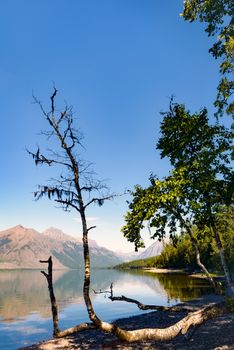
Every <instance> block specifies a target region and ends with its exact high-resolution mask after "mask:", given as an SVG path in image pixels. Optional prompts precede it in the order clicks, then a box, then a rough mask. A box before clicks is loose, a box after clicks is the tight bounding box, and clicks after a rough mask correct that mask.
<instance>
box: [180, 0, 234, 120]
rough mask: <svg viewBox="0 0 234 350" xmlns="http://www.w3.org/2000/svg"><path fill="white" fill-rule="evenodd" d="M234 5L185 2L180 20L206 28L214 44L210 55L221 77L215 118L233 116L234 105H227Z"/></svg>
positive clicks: (221, 0) (233, 64) (225, 0)
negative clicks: (216, 63)
mask: <svg viewBox="0 0 234 350" xmlns="http://www.w3.org/2000/svg"><path fill="white" fill-rule="evenodd" d="M233 14H234V5H233V1H232V0H185V1H184V11H183V13H182V14H181V16H182V17H183V18H184V19H185V20H188V21H190V22H193V21H195V20H199V21H200V22H204V23H206V24H207V26H206V29H205V31H206V32H207V33H208V35H209V36H215V35H216V37H217V41H216V42H215V43H214V44H213V46H212V47H211V48H210V50H209V52H210V53H211V54H212V55H213V56H214V57H215V58H216V59H220V60H221V63H220V73H221V74H222V75H223V77H222V78H221V80H220V83H219V85H218V94H217V98H216V101H215V106H216V107H217V115H222V114H223V112H224V111H226V113H227V114H231V115H233V112H234V103H233V102H232V101H230V98H231V96H232V95H233V91H234V84H233V78H232V74H233V73H234V19H233V18H234V17H233Z"/></svg>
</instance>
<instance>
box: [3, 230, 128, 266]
mask: <svg viewBox="0 0 234 350" xmlns="http://www.w3.org/2000/svg"><path fill="white" fill-rule="evenodd" d="M50 255H51V256H52V258H53V266H54V268H56V269H76V268H82V267H83V265H84V263H83V246H82V239H80V238H79V239H76V238H74V237H71V236H70V235H68V234H66V233H64V232H63V231H61V230H59V229H56V228H53V227H52V228H49V229H47V230H46V231H44V232H43V233H39V232H38V231H36V230H34V229H32V228H25V227H23V226H21V225H18V226H15V227H12V228H10V229H8V230H5V231H1V232H0V269H1V268H3V269H4V268H12V269H15V268H22V269H23V268H40V269H41V268H43V265H42V264H41V263H40V262H39V260H47V259H48V257H49V256H50ZM90 259H91V265H92V267H109V266H114V265H116V264H118V263H120V262H121V261H122V259H121V258H120V257H119V256H117V255H116V254H115V253H114V252H112V251H111V250H108V249H106V248H103V247H99V246H98V245H97V243H96V242H95V241H93V240H91V241H90Z"/></svg>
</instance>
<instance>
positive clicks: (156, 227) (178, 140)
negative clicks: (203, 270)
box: [122, 101, 233, 250]
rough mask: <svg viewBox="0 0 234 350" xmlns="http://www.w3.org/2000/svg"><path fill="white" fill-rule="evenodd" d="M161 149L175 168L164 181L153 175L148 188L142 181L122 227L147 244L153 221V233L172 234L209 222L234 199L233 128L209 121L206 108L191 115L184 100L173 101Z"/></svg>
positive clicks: (130, 237)
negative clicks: (144, 237) (233, 167)
mask: <svg viewBox="0 0 234 350" xmlns="http://www.w3.org/2000/svg"><path fill="white" fill-rule="evenodd" d="M163 115H164V119H163V122H162V124H161V138H160V139H159V141H158V144H157V148H158V149H159V150H161V156H162V157H165V156H167V157H168V158H169V159H170V161H171V164H172V165H173V166H174V169H173V170H172V171H171V174H170V175H169V176H167V177H164V178H163V179H162V180H159V179H158V178H156V177H153V176H151V178H150V183H151V184H150V185H149V186H148V187H147V188H142V187H141V186H139V185H138V186H136V187H135V189H134V191H133V192H131V195H132V202H131V203H130V204H129V211H128V213H127V214H126V216H125V221H126V224H125V226H124V227H123V228H122V231H123V233H124V236H125V237H126V238H127V239H128V240H129V241H130V242H133V243H134V244H135V248H136V250H137V249H138V248H139V247H142V246H143V241H142V238H141V230H142V229H143V228H144V227H145V226H146V225H148V227H149V228H150V232H151V238H156V237H157V238H159V239H162V238H163V237H164V236H165V233H166V232H167V231H168V230H169V233H170V236H171V238H173V236H174V235H175V233H176V232H177V231H178V229H179V228H180V230H181V232H183V231H185V230H187V231H188V229H189V227H191V226H193V225H197V226H198V227H199V228H200V229H204V227H205V226H209V225H210V224H211V222H212V223H213V221H214V219H215V218H216V213H217V212H218V210H219V208H220V205H230V203H231V202H232V200H233V172H232V170H231V168H230V167H229V162H230V149H231V133H230V132H229V131H228V130H226V129H225V128H224V127H223V126H220V125H214V126H211V125H209V123H208V115H207V111H206V109H203V110H202V111H201V112H199V113H196V114H193V115H191V114H190V112H189V111H187V110H186V109H185V107H184V106H183V105H179V104H175V103H173V101H171V104H170V109H169V111H168V112H167V113H163Z"/></svg>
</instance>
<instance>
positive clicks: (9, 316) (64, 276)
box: [0, 270, 120, 322]
mask: <svg viewBox="0 0 234 350" xmlns="http://www.w3.org/2000/svg"><path fill="white" fill-rule="evenodd" d="M53 274H54V291H55V294H56V298H57V301H58V304H59V306H60V309H61V308H64V307H66V306H67V305H69V304H70V303H73V302H75V303H76V304H81V303H82V302H83V295H82V288H83V273H82V272H81V271H80V270H74V271H68V272H65V271H54V273H53ZM103 274H105V278H103ZM119 275H120V273H119V272H118V271H112V270H108V273H105V272H104V270H95V272H94V276H93V280H92V286H93V288H95V289H100V288H103V289H106V288H108V287H109V285H110V284H111V282H113V281H115V280H117V279H118V278H119ZM33 311H35V312H39V313H40V314H41V316H42V317H50V316H51V314H50V301H49V295H48V289H47V285H46V283H45V280H44V278H43V276H42V275H41V274H40V272H39V271H35V270H34V271H33V270H27V271H26V270H24V271H23V270H21V271H1V272H0V317H2V318H3V321H6V322H11V321H14V320H15V318H16V317H25V316H27V315H28V314H29V313H31V312H33Z"/></svg>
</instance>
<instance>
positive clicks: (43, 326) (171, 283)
mask: <svg viewBox="0 0 234 350" xmlns="http://www.w3.org/2000/svg"><path fill="white" fill-rule="evenodd" d="M92 274H93V278H92V280H91V288H93V289H94V290H100V289H101V290H108V289H109V287H110V284H111V283H112V282H113V285H114V295H115V296H118V295H125V296H127V297H131V298H135V299H138V300H139V301H141V302H143V303H145V304H158V305H166V306H171V305H174V304H176V303H178V302H180V301H186V300H189V299H193V298H196V297H199V296H201V295H202V294H205V293H209V292H210V288H209V286H208V285H207V284H206V282H205V281H203V280H198V279H194V278H189V277H188V276H185V275H168V274H153V273H148V272H143V271H117V270H93V272H92ZM82 288H83V274H82V272H81V271H54V291H55V295H56V298H57V302H58V306H59V319H60V329H65V328H68V327H72V326H74V325H76V324H79V323H81V322H84V321H88V315H87V312H86V309H85V306H84V302H83V297H82ZM91 296H92V300H93V305H94V308H95V310H96V312H97V314H98V316H100V317H101V318H103V320H106V321H113V320H115V319H117V318H122V317H127V316H130V315H138V314H141V313H144V312H147V311H141V310H139V309H138V308H137V306H136V305H134V304H129V303H125V302H112V301H110V300H109V299H108V295H107V296H105V294H98V295H97V294H94V293H93V292H92V293H91ZM51 337H52V321H51V314H50V302H49V295H48V288H47V282H46V279H45V277H44V276H43V275H42V274H41V273H40V271H37V270H20V271H16V270H15V271H9V270H5V271H0V349H1V350H3V349H4V350H13V349H14V350H15V349H17V348H18V347H21V346H27V345H30V344H32V343H35V342H38V341H41V340H45V339H49V338H51Z"/></svg>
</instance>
